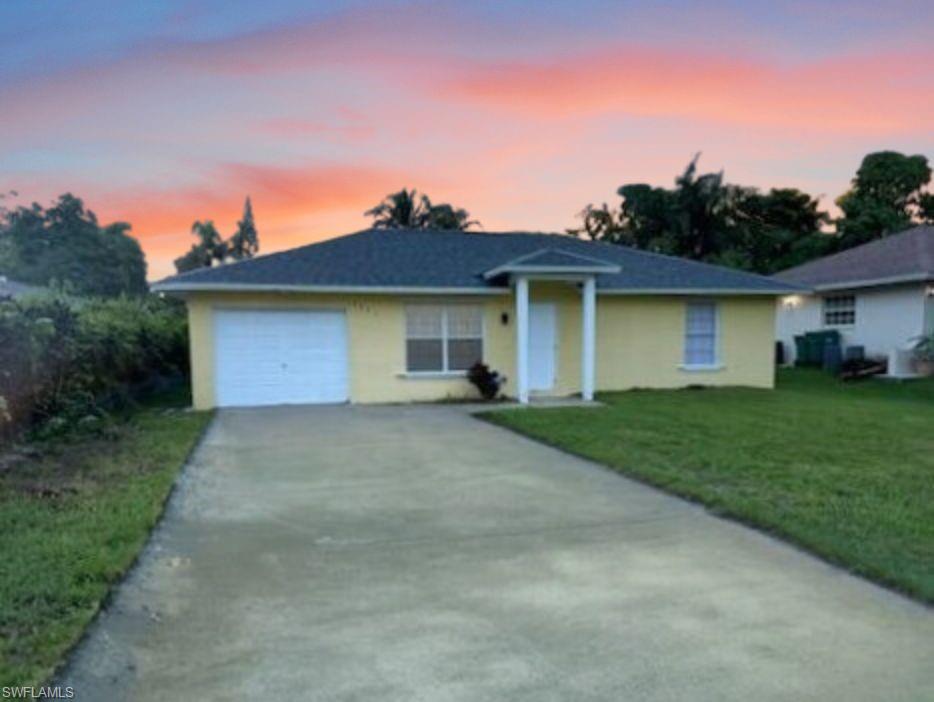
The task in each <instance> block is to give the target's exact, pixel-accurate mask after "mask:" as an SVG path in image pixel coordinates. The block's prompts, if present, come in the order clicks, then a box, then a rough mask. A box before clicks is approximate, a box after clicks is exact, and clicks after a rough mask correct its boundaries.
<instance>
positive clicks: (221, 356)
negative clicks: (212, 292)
mask: <svg viewBox="0 0 934 702" xmlns="http://www.w3.org/2000/svg"><path fill="white" fill-rule="evenodd" d="M214 329H215V368H216V374H217V377H216V381H215V383H216V388H217V390H216V392H217V404H218V405H219V406H222V407H231V406H240V407H243V406H258V405H275V404H314V403H327V402H345V401H346V400H347V399H348V391H347V388H348V361H347V323H346V317H345V315H344V314H343V313H342V312H335V311H310V310H301V311H298V310H296V311H285V310H218V311H216V312H215V324H214Z"/></svg>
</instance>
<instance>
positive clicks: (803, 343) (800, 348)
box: [795, 334, 808, 366]
mask: <svg viewBox="0 0 934 702" xmlns="http://www.w3.org/2000/svg"><path fill="white" fill-rule="evenodd" d="M807 364H808V350H807V338H806V337H805V336H804V334H798V335H797V336H795V365H796V366H806V365H807Z"/></svg>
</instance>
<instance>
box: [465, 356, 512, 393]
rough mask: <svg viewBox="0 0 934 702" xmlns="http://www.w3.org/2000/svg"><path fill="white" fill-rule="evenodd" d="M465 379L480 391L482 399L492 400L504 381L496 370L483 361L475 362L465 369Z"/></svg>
mask: <svg viewBox="0 0 934 702" xmlns="http://www.w3.org/2000/svg"><path fill="white" fill-rule="evenodd" d="M467 380H469V381H470V382H471V383H473V385H474V386H475V387H476V388H477V390H479V391H480V396H481V397H482V398H483V399H484V400H494V399H496V397H497V396H498V395H499V390H500V388H501V387H502V386H503V383H504V382H505V381H506V379H505V378H503V376H501V375H500V374H499V373H498V372H496V371H491V370H490V367H489V366H488V365H486V364H485V363H481V362H479V361H478V362H477V363H475V364H473V366H471V368H470V370H469V371H467Z"/></svg>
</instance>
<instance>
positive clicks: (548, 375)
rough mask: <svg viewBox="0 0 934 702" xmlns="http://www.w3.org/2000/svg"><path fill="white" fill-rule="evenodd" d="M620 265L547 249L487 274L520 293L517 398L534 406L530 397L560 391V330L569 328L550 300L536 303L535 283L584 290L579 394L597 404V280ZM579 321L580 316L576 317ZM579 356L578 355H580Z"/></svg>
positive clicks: (517, 342) (517, 332)
mask: <svg viewBox="0 0 934 702" xmlns="http://www.w3.org/2000/svg"><path fill="white" fill-rule="evenodd" d="M619 271H620V267H619V266H618V265H616V264H615V263H610V262H608V261H602V260H599V259H594V258H589V257H586V256H578V255H576V254H571V253H568V252H566V251H560V250H557V249H542V250H540V251H536V252H534V253H532V254H529V255H527V256H522V257H520V258H517V259H514V260H513V261H510V262H508V263H506V264H504V265H502V266H497V267H496V268H494V269H492V270H490V271H487V272H486V273H485V274H484V277H486V278H487V279H494V278H500V277H508V279H509V282H510V285H511V286H512V288H513V290H514V291H515V301H516V303H515V304H516V309H515V319H516V324H515V328H516V398H517V399H518V400H519V402H520V403H522V404H527V403H528V402H529V397H530V394H531V393H532V392H533V391H534V392H536V393H543V394H548V393H549V392H554V391H555V390H556V383H555V380H556V377H557V375H558V374H559V370H558V369H559V367H560V366H562V365H564V366H565V367H566V364H563V363H561V359H560V358H559V357H558V354H559V353H563V350H561V349H560V348H559V346H560V344H559V340H560V339H561V338H562V336H563V335H562V334H561V330H562V328H563V329H567V320H562V319H561V315H560V312H559V311H557V307H556V306H555V305H553V304H550V302H549V301H548V300H531V301H530V294H529V287H530V283H533V282H534V283H536V284H539V283H543V284H551V285H552V286H554V285H559V286H562V287H563V288H564V290H567V289H568V288H567V287H565V286H571V287H572V288H573V289H578V290H579V291H580V298H579V299H580V306H579V308H578V309H579V312H580V338H579V342H578V343H579V344H580V347H579V349H580V354H579V358H580V363H579V373H580V395H581V398H582V399H583V400H585V401H588V402H589V401H591V400H593V393H594V383H595V378H596V367H597V359H596V353H597V344H596V335H597V276H600V275H603V274H613V273H619ZM575 316H576V315H575ZM574 356H577V354H576V353H575V354H574Z"/></svg>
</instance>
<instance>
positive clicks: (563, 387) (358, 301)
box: [153, 230, 797, 408]
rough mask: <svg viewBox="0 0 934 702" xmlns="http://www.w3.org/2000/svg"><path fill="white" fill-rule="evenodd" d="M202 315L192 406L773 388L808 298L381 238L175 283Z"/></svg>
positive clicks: (643, 265)
mask: <svg viewBox="0 0 934 702" xmlns="http://www.w3.org/2000/svg"><path fill="white" fill-rule="evenodd" d="M153 290H155V291H157V292H163V293H171V294H178V295H181V296H183V297H184V299H185V300H186V301H187V303H188V311H189V320H190V334H191V355H192V384H193V397H194V404H195V406H196V407H199V408H206V407H213V406H251V405H268V404H287V403H315V402H344V401H350V402H361V403H366V402H405V401H424V400H441V399H445V398H456V397H476V394H475V392H474V391H473V389H472V387H471V386H470V385H469V383H468V382H467V380H466V377H465V375H466V371H467V369H468V368H470V366H471V365H473V364H474V363H475V362H476V361H478V360H482V361H484V362H485V363H487V364H489V365H490V366H491V367H492V368H493V369H495V370H498V371H500V372H501V373H503V374H504V375H505V376H506V377H507V379H508V381H507V385H506V387H505V392H506V393H507V394H508V395H510V396H512V397H516V398H518V399H519V400H520V401H521V402H527V401H528V400H529V396H530V395H572V394H578V393H580V394H581V395H582V396H583V397H584V398H588V399H589V398H591V397H592V396H593V392H594V390H595V389H596V390H622V389H626V388H634V387H644V388H672V387H684V386H689V385H748V386H756V387H766V388H768V387H772V385H773V376H774V368H773V366H774V350H773V346H774V338H775V337H774V324H775V298H776V296H779V295H786V294H788V293H791V292H794V291H795V290H797V288H796V287H795V286H791V285H788V284H786V283H781V282H777V281H775V280H772V279H769V278H766V277H763V276H758V275H752V274H748V273H743V272H740V271H736V270H731V269H727V268H720V267H717V266H710V265H706V264H702V263H697V262H693V261H687V260H683V259H678V258H672V257H668V256H661V255H657V254H652V253H647V252H644V251H637V250H635V249H631V248H627V247H623V246H616V245H612V244H602V243H593V242H588V241H583V240H579V239H574V238H571V237H569V236H564V235H557V234H525V233H502V234H493V233H464V232H457V231H431V230H368V231H363V232H359V233H356V234H350V235H348V236H343V237H340V238H337V239H331V240H329V241H324V242H321V243H318V244H312V245H310V246H304V247H301V248H297V249H292V250H291V251H284V252H281V253H275V254H270V255H267V256H262V257H259V258H255V259H252V260H248V261H243V262H240V263H234V264H230V265H226V266H221V267H218V268H206V269H202V270H198V271H191V272H188V273H184V274H181V275H177V276H174V277H171V278H167V279H165V280H163V281H161V282H159V283H157V284H155V285H154V286H153Z"/></svg>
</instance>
